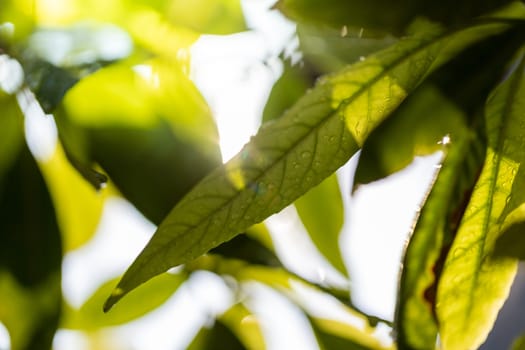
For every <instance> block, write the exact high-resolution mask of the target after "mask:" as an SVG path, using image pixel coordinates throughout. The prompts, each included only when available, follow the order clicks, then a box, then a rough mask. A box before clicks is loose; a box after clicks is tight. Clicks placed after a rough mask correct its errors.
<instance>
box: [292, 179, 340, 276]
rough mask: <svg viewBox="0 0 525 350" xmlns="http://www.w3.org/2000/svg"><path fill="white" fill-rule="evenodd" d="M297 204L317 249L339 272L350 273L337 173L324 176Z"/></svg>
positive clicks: (298, 211) (300, 215)
mask: <svg viewBox="0 0 525 350" xmlns="http://www.w3.org/2000/svg"><path fill="white" fill-rule="evenodd" d="M294 204H295V207H296V208H297V213H298V214H299V217H300V218H301V221H302V222H303V224H304V227H305V228H306V230H307V231H308V234H309V236H310V238H311V239H312V242H313V243H314V244H315V246H316V247H317V249H319V251H320V252H321V254H323V256H324V257H325V258H326V259H327V260H328V261H329V262H330V263H331V264H332V265H333V266H334V267H335V268H337V270H339V272H341V273H342V274H343V275H347V274H348V273H347V271H346V267H345V264H344V261H343V257H342V255H341V250H340V248H339V233H340V232H341V229H342V228H343V223H344V208H343V199H342V198H341V191H340V189H339V183H338V182H337V177H336V175H335V174H333V175H331V176H330V177H328V178H326V179H325V180H323V182H321V183H320V184H319V185H317V186H316V187H314V188H312V189H311V190H310V191H308V192H307V193H306V194H305V195H304V196H302V197H300V198H299V199H297V200H296V201H295V203H294Z"/></svg>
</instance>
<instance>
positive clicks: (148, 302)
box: [61, 272, 187, 331]
mask: <svg viewBox="0 0 525 350" xmlns="http://www.w3.org/2000/svg"><path fill="white" fill-rule="evenodd" d="M186 277H187V276H186V274H185V273H184V272H180V273H178V274H171V273H165V274H162V275H160V276H158V277H157V278H155V279H153V280H152V281H151V283H150V284H148V285H147V286H144V287H143V288H138V289H137V290H136V291H135V292H134V293H132V294H130V295H129V298H126V301H125V302H123V303H122V304H119V305H118V307H115V308H114V309H113V310H111V312H110V313H108V314H104V313H103V312H102V309H101V308H100V306H101V305H102V304H103V303H104V300H105V298H106V297H107V295H108V293H110V292H111V290H112V289H113V288H114V287H115V284H116V283H117V280H111V281H108V282H106V283H104V284H103V285H102V286H100V287H99V288H98V289H97V291H96V292H95V293H94V294H93V295H92V296H91V297H90V298H89V299H88V300H87V301H86V302H85V303H84V305H82V307H81V308H80V309H78V310H75V309H73V308H71V307H70V308H69V309H68V310H67V311H68V312H67V313H66V314H65V315H64V320H63V322H62V325H61V326H62V327H64V328H69V329H79V330H85V331H93V330H97V329H100V328H103V327H109V326H117V325H121V324H124V323H127V322H130V321H132V320H134V319H136V318H139V317H141V316H143V315H145V314H147V313H148V312H151V311H152V310H154V309H156V308H158V307H159V306H161V305H162V304H164V302H166V301H167V300H168V299H169V298H170V297H171V296H172V295H173V294H174V293H175V292H176V291H177V289H178V288H179V286H180V285H181V284H182V283H183V282H184V281H185V280H186Z"/></svg>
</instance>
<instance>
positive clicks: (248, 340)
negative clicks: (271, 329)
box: [219, 303, 266, 350]
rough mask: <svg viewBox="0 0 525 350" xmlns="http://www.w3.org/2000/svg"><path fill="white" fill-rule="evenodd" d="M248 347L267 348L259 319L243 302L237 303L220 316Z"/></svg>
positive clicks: (254, 348) (262, 349)
mask: <svg viewBox="0 0 525 350" xmlns="http://www.w3.org/2000/svg"><path fill="white" fill-rule="evenodd" d="M219 319H220V321H221V322H222V323H223V324H224V325H226V326H227V327H228V328H229V329H230V330H231V331H232V332H233V333H234V334H235V336H236V337H237V338H238V339H239V340H240V341H241V343H242V344H243V345H244V347H245V348H246V349H249V350H264V349H266V346H265V341H264V337H263V334H262V331H261V327H260V324H259V321H258V320H257V318H256V317H255V315H253V314H252V313H251V312H250V311H249V310H248V309H246V307H245V306H244V305H243V304H240V303H238V304H235V305H233V306H232V307H231V308H230V309H228V311H226V312H225V313H224V314H223V315H221V316H220V317H219Z"/></svg>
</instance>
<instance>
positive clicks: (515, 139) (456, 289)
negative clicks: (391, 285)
mask: <svg viewBox="0 0 525 350" xmlns="http://www.w3.org/2000/svg"><path fill="white" fill-rule="evenodd" d="M517 61H518V63H516V64H515V66H514V67H513V72H512V73H511V74H510V76H509V77H508V78H507V79H506V80H505V82H504V83H502V84H501V85H500V86H498V87H497V88H496V89H495V90H494V92H493V93H492V95H491V96H490V97H489V100H488V101H487V106H486V110H485V115H486V125H487V136H488V149H487V155H486V159H485V164H484V166H483V170H482V172H481V175H480V178H479V180H478V183H477V184H476V186H475V188H474V191H473V193H472V197H471V200H470V202H469V204H468V207H467V209H466V211H465V214H464V216H463V219H462V221H461V225H460V227H459V230H458V232H457V235H456V238H455V239H454V242H453V244H452V247H451V249H450V253H449V254H448V256H447V259H446V261H445V265H444V268H443V274H442V276H441V279H440V281H439V285H438V290H437V303H436V311H437V316H438V320H439V324H440V338H441V342H442V344H443V347H444V348H446V349H458V350H459V349H472V348H476V347H477V346H479V345H480V344H481V343H482V342H483V341H484V340H485V338H486V336H487V334H488V332H489V331H490V329H491V327H492V324H493V322H494V321H495V319H496V316H497V313H498V311H499V309H500V308H501V306H502V305H503V302H504V301H505V299H506V297H507V295H508V293H509V289H510V286H511V284H512V281H513V278H514V275H515V272H516V267H517V264H516V261H515V260H514V259H503V258H502V259H497V258H493V257H492V256H491V253H492V251H493V249H494V245H495V241H496V239H497V238H498V236H499V235H500V234H501V232H502V228H503V227H504V226H508V225H511V224H512V223H513V222H516V221H518V220H523V219H524V215H523V213H522V212H521V211H520V210H519V207H520V206H521V205H522V204H523V203H524V202H523V201H522V200H521V199H522V198H523V197H522V198H514V199H513V197H511V196H510V193H511V191H512V190H513V186H514V184H517V185H516V186H521V184H523V178H522V174H521V172H519V171H518V170H519V169H520V164H522V162H523V161H525V153H524V152H523V148H522V147H520V146H519V145H521V144H523V142H525V140H524V138H523V137H524V136H523V133H522V131H523V126H522V119H523V110H524V103H525V100H524V97H525V78H524V77H525V75H524V68H525V60H524V59H523V50H522V53H521V56H520V57H519V59H518V60H517ZM474 320H475V322H473V321H474Z"/></svg>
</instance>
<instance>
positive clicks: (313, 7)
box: [276, 0, 511, 32]
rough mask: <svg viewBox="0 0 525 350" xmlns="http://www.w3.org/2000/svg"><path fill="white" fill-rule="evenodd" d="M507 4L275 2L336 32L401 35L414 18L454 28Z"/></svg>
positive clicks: (301, 18) (449, 0)
mask: <svg viewBox="0 0 525 350" xmlns="http://www.w3.org/2000/svg"><path fill="white" fill-rule="evenodd" d="M509 2H511V0H499V1H494V0H484V1H473V0H467V1H460V2H458V1H453V0H445V1H440V2H435V1H431V0H427V1H421V0H403V1H389V0H351V1H345V0H328V1H322V2H321V1H316V0H279V1H278V2H277V5H276V7H277V8H278V9H279V10H281V11H282V12H283V13H284V14H285V15H287V16H288V17H290V18H292V19H294V20H297V21H304V22H310V23H314V24H318V25H319V24H322V25H328V26H332V27H336V28H340V27H341V26H345V25H349V26H353V27H357V28H359V27H364V28H371V29H378V30H385V31H388V32H403V30H404V29H405V28H406V27H407V26H408V25H409V24H410V23H411V22H412V20H414V19H415V18H417V17H422V16H423V17H427V18H429V19H432V20H435V21H439V22H442V23H445V24H450V25H454V24H456V25H457V24H459V23H462V22H464V21H465V20H468V19H470V18H473V17H476V16H479V15H481V14H484V13H486V12H487V11H491V10H494V9H496V8H497V7H498V6H502V5H505V4H507V3H509Z"/></svg>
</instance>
